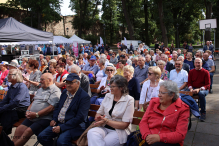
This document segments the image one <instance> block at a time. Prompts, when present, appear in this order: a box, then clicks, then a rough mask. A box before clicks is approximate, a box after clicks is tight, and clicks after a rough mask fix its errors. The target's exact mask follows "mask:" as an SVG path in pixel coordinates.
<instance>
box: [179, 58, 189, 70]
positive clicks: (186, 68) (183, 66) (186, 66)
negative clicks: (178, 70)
mask: <svg viewBox="0 0 219 146" xmlns="http://www.w3.org/2000/svg"><path fill="white" fill-rule="evenodd" d="M178 60H181V61H182V62H183V61H184V57H183V56H179V57H178ZM182 68H183V69H184V70H185V71H187V73H189V71H190V66H189V65H188V64H186V63H183V65H182Z"/></svg>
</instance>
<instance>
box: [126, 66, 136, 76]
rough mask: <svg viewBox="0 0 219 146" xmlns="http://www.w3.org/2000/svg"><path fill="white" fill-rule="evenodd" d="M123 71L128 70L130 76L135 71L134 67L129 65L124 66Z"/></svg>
mask: <svg viewBox="0 0 219 146" xmlns="http://www.w3.org/2000/svg"><path fill="white" fill-rule="evenodd" d="M124 70H128V71H129V72H130V73H131V74H132V75H133V74H134V71H135V69H134V67H133V66H131V65H126V66H125V67H124Z"/></svg>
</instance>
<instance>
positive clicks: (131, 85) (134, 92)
mask: <svg viewBox="0 0 219 146" xmlns="http://www.w3.org/2000/svg"><path fill="white" fill-rule="evenodd" d="M128 89H129V95H130V96H132V97H134V99H135V100H139V99H140V93H141V87H140V84H139V82H138V80H137V79H136V78H135V77H133V78H132V79H131V80H130V81H129V82H128Z"/></svg>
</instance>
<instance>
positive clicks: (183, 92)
mask: <svg viewBox="0 0 219 146" xmlns="http://www.w3.org/2000/svg"><path fill="white" fill-rule="evenodd" d="M179 93H182V94H185V95H189V96H193V93H192V92H190V91H179Z"/></svg>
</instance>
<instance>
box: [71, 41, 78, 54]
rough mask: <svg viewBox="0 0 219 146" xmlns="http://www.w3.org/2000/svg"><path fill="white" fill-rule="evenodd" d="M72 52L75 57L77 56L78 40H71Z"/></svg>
mask: <svg viewBox="0 0 219 146" xmlns="http://www.w3.org/2000/svg"><path fill="white" fill-rule="evenodd" d="M72 47H73V52H74V54H75V56H76V57H78V42H73V45H72Z"/></svg>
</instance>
